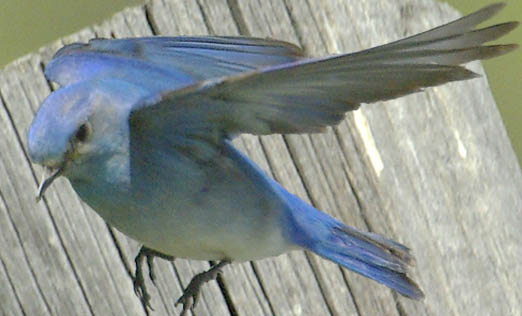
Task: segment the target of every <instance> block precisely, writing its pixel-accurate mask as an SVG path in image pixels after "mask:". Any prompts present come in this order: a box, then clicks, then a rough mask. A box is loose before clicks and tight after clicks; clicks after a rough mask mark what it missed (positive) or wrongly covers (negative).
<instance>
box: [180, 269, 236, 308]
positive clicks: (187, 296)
mask: <svg viewBox="0 0 522 316" xmlns="http://www.w3.org/2000/svg"><path fill="white" fill-rule="evenodd" d="M229 263H230V261H228V260H223V261H221V262H219V263H218V264H216V265H214V266H212V267H211V268H210V269H209V270H207V271H205V272H201V273H199V274H196V275H195V276H194V277H193V278H192V280H190V283H189V285H188V286H187V287H186V288H185V290H183V295H182V296H181V297H180V298H179V299H178V301H177V302H176V306H178V304H183V311H181V315H180V316H185V315H186V314H187V312H188V310H189V309H190V310H194V307H196V305H197V304H198V301H199V290H200V288H201V286H202V285H203V284H204V283H206V282H208V281H212V280H215V279H216V278H217V276H218V274H219V273H220V272H221V269H222V268H223V267H224V266H226V265H227V264H229Z"/></svg>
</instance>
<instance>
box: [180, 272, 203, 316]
mask: <svg viewBox="0 0 522 316" xmlns="http://www.w3.org/2000/svg"><path fill="white" fill-rule="evenodd" d="M193 280H194V279H193ZM202 284H203V283H202V282H201V283H198V284H195V283H193V282H192V281H191V282H190V284H189V286H187V288H186V289H185V290H184V291H183V295H181V297H180V298H179V299H178V300H177V301H176V304H175V306H178V305H179V304H182V305H183V310H182V311H181V314H180V316H185V315H186V314H187V312H188V311H189V310H191V311H194V308H196V306H197V305H198V302H199V297H200V293H199V290H200V288H201V285H202Z"/></svg>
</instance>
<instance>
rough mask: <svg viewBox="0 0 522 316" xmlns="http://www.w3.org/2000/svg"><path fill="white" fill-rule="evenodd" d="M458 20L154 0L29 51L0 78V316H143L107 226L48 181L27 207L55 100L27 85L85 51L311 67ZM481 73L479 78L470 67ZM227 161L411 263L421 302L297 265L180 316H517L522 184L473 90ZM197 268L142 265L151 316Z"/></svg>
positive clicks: (247, 280) (167, 306) (131, 246)
mask: <svg viewBox="0 0 522 316" xmlns="http://www.w3.org/2000/svg"><path fill="white" fill-rule="evenodd" d="M457 16H458V14H457V13H456V12H455V11H454V10H452V9H451V8H449V7H448V6H447V5H443V4H437V3H433V2H431V1H427V0H424V1H423V0H400V1H398V0H364V1H354V0H324V1H319V0H309V1H304V0H302V1H301V0H299V1H294V0H287V1H281V0H270V1H268V0H257V1H256V0H249V1H241V0H228V1H227V0H216V1H213V0H197V1H196V0H188V1H183V0H163V1H160V0H158V1H156V0H153V1H150V2H148V3H147V4H146V5H144V6H142V7H137V8H131V9H126V10H124V11H123V12H121V13H118V14H116V15H115V16H114V17H113V18H112V19H110V20H108V21H106V22H103V23H101V24H100V25H95V26H92V27H89V28H87V29H85V30H82V31H81V32H79V33H77V34H74V35H71V36H69V37H67V38H64V39H62V40H59V41H57V42H55V43H52V44H51V45H49V46H47V47H45V48H42V49H41V50H40V51H39V52H38V53H33V54H30V55H28V56H25V57H23V58H21V59H19V60H17V61H15V62H13V63H12V64H10V65H8V66H7V67H5V69H3V70H1V71H0V97H1V98H0V161H1V163H0V238H1V240H0V302H1V303H0V311H1V313H2V314H3V315H88V314H94V315H144V314H145V313H146V312H145V310H144V308H143V306H142V305H141V303H140V301H139V300H138V299H137V297H136V296H135V295H134V291H133V286H132V281H131V279H130V277H129V275H130V272H131V271H134V261H133V260H134V256H135V255H136V253H137V251H138V249H139V244H138V243H137V242H135V241H133V240H130V239H128V238H127V237H125V236H124V235H123V234H121V233H119V232H118V231H116V230H113V229H112V228H110V227H108V226H107V225H106V224H105V223H104V222H103V220H102V219H101V218H100V217H99V216H98V215H97V214H96V213H95V212H93V211H92V210H91V209H90V208H89V207H88V206H87V205H85V204H83V203H82V202H81V201H80V200H79V198H78V196H77V195H76V194H75V193H74V191H73V190H72V189H71V187H70V185H69V184H68V182H67V181H66V180H64V179H61V180H59V181H57V183H55V184H54V185H53V186H51V188H50V189H49V190H48V193H47V194H46V197H45V199H44V200H43V201H42V202H40V203H35V195H36V188H37V184H38V183H39V181H40V178H41V176H42V169H41V168H40V167H39V166H36V165H32V164H31V163H30V161H29V159H28V156H27V154H26V152H25V148H26V147H25V142H26V134H27V130H28V128H29V126H30V122H31V120H32V118H33V116H34V113H35V112H36V110H37V108H38V106H39V104H40V103H41V102H42V100H43V99H44V98H45V97H46V96H47V95H48V94H49V93H50V92H51V91H52V89H55V88H56V86H55V85H53V84H51V83H49V82H48V81H46V79H45V77H44V75H43V72H42V69H43V68H44V66H45V64H46V63H47V62H48V61H49V60H50V58H51V57H52V55H53V53H54V52H55V51H56V50H57V49H58V48H60V47H61V46H63V45H64V44H66V43H71V42H75V41H87V40H88V39H90V38H93V37H129V36H148V35H153V34H156V35H204V34H218V35H240V34H241V35H251V36H261V37H273V38H277V39H283V40H287V41H290V42H293V43H296V44H298V45H300V46H302V47H303V48H305V50H306V52H307V54H309V55H311V56H324V55H326V54H335V53H341V52H350V51H357V50H360V49H363V48H368V47H371V46H375V45H379V44H383V43H386V42H389V41H392V40H396V39H399V38H401V37H404V36H406V35H410V34H414V33H417V32H420V31H423V30H426V29H428V28H431V27H434V26H437V25H440V24H441V23H443V22H447V21H449V20H451V19H454V18H456V17H457ZM469 67H470V68H471V69H473V70H474V71H477V72H479V73H483V70H482V68H481V67H480V65H479V64H478V63H472V64H470V65H469ZM235 144H236V145H237V146H238V148H240V149H241V150H243V151H244V152H246V153H247V154H248V155H249V156H250V157H251V158H252V159H253V160H254V161H256V162H257V163H259V165H260V166H261V167H262V168H263V169H264V170H266V171H267V172H268V173H269V174H270V175H272V176H273V177H274V178H275V179H276V180H278V181H279V182H281V183H282V184H283V185H284V186H285V187H286V188H288V189H289V190H290V191H291V192H293V193H296V194H298V195H299V196H300V197H302V198H303V199H305V200H307V201H310V202H311V203H313V204H314V205H315V206H317V207H318V208H319V209H322V210H324V211H325V212H328V213H330V214H332V215H334V216H336V217H337V218H339V219H341V220H343V221H344V222H345V223H347V224H350V225H354V226H357V227H359V228H361V229H365V230H366V229H367V230H371V231H375V232H378V233H380V234H384V235H386V236H389V237H392V238H394V239H396V240H398V241H400V242H402V243H404V244H406V245H408V246H410V247H411V248H412V251H413V254H414V255H415V257H416V259H417V265H416V268H414V269H413V271H412V276H413V277H414V279H416V280H417V281H418V282H419V284H420V285H421V286H422V288H423V289H424V291H425V293H426V298H425V299H424V300H423V301H420V302H416V301H411V300H408V299H405V298H403V297H400V296H399V295H397V294H395V293H392V292H391V291H390V290H388V289H387V288H385V287H384V286H381V285H379V284H377V283H375V282H373V281H370V280H367V279H365V278H363V277H360V276H358V275H356V274H354V273H352V272H349V271H347V270H345V269H342V268H339V267H338V266H336V265H335V264H332V263H331V262H327V261H326V260H323V259H321V258H319V257H317V256H315V255H313V254H305V253H303V252H294V253H290V254H286V255H282V256H279V257H277V258H269V259H266V260H261V261H256V262H252V263H242V264H234V265H231V266H228V267H226V268H225V269H224V274H223V276H222V282H221V286H220V285H218V283H217V282H211V283H209V284H208V285H206V286H205V287H204V288H203V292H202V300H201V302H200V305H199V306H198V307H197V308H196V310H195V314H196V315H234V314H236V315H272V314H273V315H487V314H490V315H520V314H521V311H520V309H519V302H520V301H522V290H521V287H520V286H518V285H519V281H520V280H522V265H520V264H519V262H520V261H521V260H522V243H521V242H522V238H521V236H522V234H521V232H520V227H522V219H521V218H522V217H521V216H520V213H521V210H522V197H521V195H522V194H521V193H522V174H521V171H520V167H519V165H518V162H517V160H516V157H515V155H514V152H513V150H512V148H511V145H510V143H509V140H508V137H507V135H506V131H505V129H504V126H503V124H502V121H501V118H500V116H499V113H498V111H497V108H496V106H495V103H494V100H493V98H492V95H491V92H490V91H489V88H488V85H487V81H486V79H485V78H484V77H483V78H480V79H474V80H471V81H467V82H461V83H453V84H448V85H445V86H442V87H437V88H433V89H426V90H425V91H424V92H422V93H418V94H415V95H411V96H408V97H404V98H400V99H398V100H394V101H390V102H382V103H376V104H371V105H364V106H363V107H362V109H361V110H359V111H357V112H354V113H349V114H348V115H347V118H346V120H345V121H344V122H342V123H341V124H340V125H339V126H337V127H335V128H330V129H329V130H328V132H327V133H324V134H314V135H289V136H280V135H275V136H268V137H254V136H248V135H245V136H242V137H240V138H239V139H237V140H236V141H235ZM208 267H209V263H208V262H198V261H187V260H176V261H175V262H174V263H173V264H172V263H169V262H166V261H164V260H161V259H157V260H156V268H157V271H156V273H157V275H158V280H157V287H155V286H154V285H153V284H152V283H150V282H149V283H148V287H149V289H150V291H151V294H152V305H153V307H154V309H155V311H154V312H152V314H153V315H177V314H178V313H179V311H180V310H179V307H178V308H176V307H174V305H173V304H174V302H175V300H176V299H177V297H178V296H179V295H180V294H181V289H182V288H183V287H184V286H186V285H187V284H188V282H189V281H190V279H191V277H192V276H193V275H194V274H195V273H197V272H199V271H202V270H204V269H207V268H208Z"/></svg>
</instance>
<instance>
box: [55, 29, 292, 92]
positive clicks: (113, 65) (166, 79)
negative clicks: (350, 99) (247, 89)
mask: <svg viewBox="0 0 522 316" xmlns="http://www.w3.org/2000/svg"><path fill="white" fill-rule="evenodd" d="M301 57H302V51H301V49H300V48H298V47H297V46H295V45H292V44H290V43H286V42H282V41H277V40H271V39H260V38H250V37H142V38H127V39H111V40H107V39H93V40H91V41H89V43H86V44H85V43H74V44H71V45H67V46H65V47H63V48H62V49H60V50H59V51H58V52H57V53H56V54H55V56H54V58H53V60H52V61H51V62H50V63H49V65H48V66H47V68H46V70H45V74H46V76H47V78H48V79H49V80H52V81H55V82H57V83H59V84H60V85H67V84H71V83H74V82H78V81H84V80H89V79H93V78H101V77H111V78H117V79H120V80H126V81H129V82H132V83H135V84H141V85H145V86H147V87H148V86H154V87H157V85H159V88H157V89H159V90H162V89H163V88H167V87H168V88H170V89H172V90H173V89H177V88H179V87H183V86H186V85H189V84H193V83H195V82H198V81H202V80H208V79H212V78H217V77H223V76H230V75H233V74H237V73H240V72H245V71H252V70H254V69H257V68H260V67H267V66H271V65H276V64H281V63H288V62H292V61H295V60H297V59H299V58H301ZM145 74H146V75H145ZM155 85H156V86H155Z"/></svg>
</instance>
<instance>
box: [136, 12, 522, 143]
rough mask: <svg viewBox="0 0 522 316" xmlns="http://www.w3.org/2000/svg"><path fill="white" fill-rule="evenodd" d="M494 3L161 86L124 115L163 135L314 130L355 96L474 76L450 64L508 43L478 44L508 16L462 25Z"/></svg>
mask: <svg viewBox="0 0 522 316" xmlns="http://www.w3.org/2000/svg"><path fill="white" fill-rule="evenodd" d="M500 7H501V5H492V6H489V7H486V8H484V9H482V10H480V11H478V12H476V13H474V14H471V15H469V16H466V17H463V18H461V19H459V20H457V21H454V22H452V23H449V24H446V25H444V26H441V27H439V28H436V29H433V30H431V31H428V32H425V33H422V34H419V35H416V36H413V37H410V38H407V39H404V40H401V41H398V42H394V43H391V44H387V45H383V46H380V47H376V48H372V49H369V50H365V51H361V52H357V53H354V54H346V55H340V56H333V57H327V58H322V59H308V60H299V61H296V62H292V63H286V64H282V65H276V66H271V67H266V68H263V69H258V70H254V71H251V72H247V73H241V74H238V75H234V76H229V77H225V78H219V79H211V80H206V81H202V82H198V83H196V84H193V85H190V86H187V87H185V88H184V89H178V90H175V91H167V92H162V93H159V94H157V95H155V96H154V97H152V98H150V99H149V100H145V101H144V102H142V103H141V104H137V105H136V107H135V108H134V111H133V112H134V113H133V114H132V117H133V118H134V119H136V120H140V121H149V122H154V123H153V125H154V127H155V128H160V129H162V130H163V132H164V133H167V134H168V133H170V132H180V133H182V132H184V131H188V130H193V131H197V133H200V134H205V135H208V136H211V135H212V137H214V138H216V140H219V137H223V136H226V135H234V134H238V133H252V134H271V133H309V132H317V131H321V130H322V129H323V128H324V127H325V126H328V125H334V124H337V123H339V122H340V121H341V120H342V119H343V117H344V115H345V112H347V111H350V110H354V109H357V108H358V106H359V104H360V103H371V102H376V101H379V100H388V99H392V98H396V97H399V96H403V95H406V94H409V93H413V92H416V91H419V90H421V89H422V88H424V87H430V86H435V85H439V84H443V83H446V82H450V81H456V80H464V79H469V78H473V77H475V76H476V74H475V73H473V72H471V71H469V70H467V69H465V68H463V67H461V66H458V65H459V64H461V63H465V62H469V61H472V60H476V59H484V58H490V57H493V56H497V55H501V54H504V53H507V52H509V51H511V50H513V49H514V48H516V45H496V46H481V44H482V43H484V42H488V41H491V40H494V39H496V38H498V37H500V36H502V35H504V34H505V33H507V32H509V31H511V30H512V29H513V28H514V27H516V25H517V23H515V22H511V23H504V24H499V25H496V26H492V27H488V28H484V29H480V30H474V31H470V30H471V29H473V27H474V26H475V25H476V24H478V23H480V22H482V21H483V20H485V19H487V18H489V17H490V16H492V15H493V14H494V13H496V12H497V11H498V10H499V8H500Z"/></svg>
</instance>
